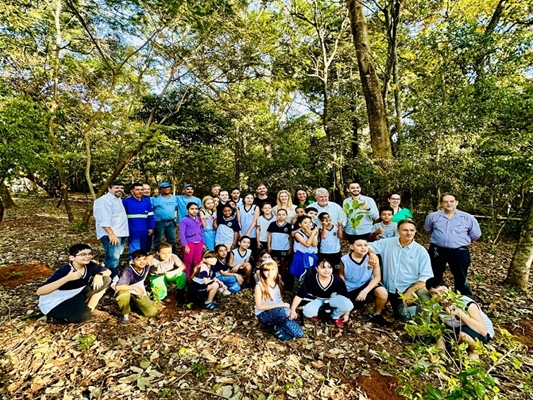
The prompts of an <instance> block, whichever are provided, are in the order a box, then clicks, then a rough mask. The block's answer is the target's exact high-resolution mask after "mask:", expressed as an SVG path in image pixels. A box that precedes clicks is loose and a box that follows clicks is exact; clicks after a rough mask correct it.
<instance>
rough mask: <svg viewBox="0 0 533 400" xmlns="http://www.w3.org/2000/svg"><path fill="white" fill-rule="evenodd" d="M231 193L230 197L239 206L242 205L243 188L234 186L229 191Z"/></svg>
mask: <svg viewBox="0 0 533 400" xmlns="http://www.w3.org/2000/svg"><path fill="white" fill-rule="evenodd" d="M229 195H230V199H231V200H233V201H234V202H235V204H236V205H237V207H239V206H242V199H241V189H239V188H238V187H234V188H233V189H231V191H230V192H229Z"/></svg>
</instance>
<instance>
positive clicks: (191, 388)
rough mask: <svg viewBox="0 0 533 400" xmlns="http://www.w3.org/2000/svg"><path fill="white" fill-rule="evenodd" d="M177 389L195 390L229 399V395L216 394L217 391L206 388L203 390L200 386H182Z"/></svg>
mask: <svg viewBox="0 0 533 400" xmlns="http://www.w3.org/2000/svg"><path fill="white" fill-rule="evenodd" d="M178 390H196V391H197V392H201V393H205V394H210V395H211V396H215V397H220V398H221V399H229V397H226V396H224V395H221V394H218V393H213V392H210V391H208V390H204V389H200V388H194V387H184V388H179V389H178Z"/></svg>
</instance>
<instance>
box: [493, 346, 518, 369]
mask: <svg viewBox="0 0 533 400" xmlns="http://www.w3.org/2000/svg"><path fill="white" fill-rule="evenodd" d="M520 347H521V346H515V347H513V348H512V349H509V351H508V352H507V353H505V354H504V355H503V357H502V358H500V359H499V360H498V361H496V362H495V363H494V365H493V366H492V367H490V368H489V369H488V371H487V374H490V371H492V370H493V369H494V368H496V367H497V366H498V365H499V364H501V362H502V361H503V360H505V359H506V358H507V357H509V356H510V355H511V353H513V352H514V351H515V350H518V349H519V348H520Z"/></svg>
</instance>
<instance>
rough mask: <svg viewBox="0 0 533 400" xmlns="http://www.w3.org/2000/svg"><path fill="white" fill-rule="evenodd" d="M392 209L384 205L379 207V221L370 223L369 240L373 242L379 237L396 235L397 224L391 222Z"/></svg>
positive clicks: (384, 237)
mask: <svg viewBox="0 0 533 400" xmlns="http://www.w3.org/2000/svg"><path fill="white" fill-rule="evenodd" d="M393 214H394V210H393V209H392V207H389V206H384V207H381V208H380V209H379V219H380V220H381V222H377V223H375V224H374V225H372V231H371V232H370V238H369V239H368V241H369V242H373V241H375V240H379V239H386V238H391V237H396V236H398V231H397V230H396V229H397V228H398V224H397V223H396V222H392V216H393Z"/></svg>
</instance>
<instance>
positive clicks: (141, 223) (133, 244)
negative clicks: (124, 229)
mask: <svg viewBox="0 0 533 400" xmlns="http://www.w3.org/2000/svg"><path fill="white" fill-rule="evenodd" d="M143 192H144V190H143V184H142V183H134V184H132V185H131V190H130V193H131V196H130V197H128V198H126V199H124V200H122V204H123V205H124V209H125V210H126V215H127V216H128V228H129V231H130V237H129V239H128V247H129V254H130V259H131V254H132V253H133V252H134V251H136V250H144V251H146V252H148V251H150V248H151V246H152V241H151V236H152V235H153V233H154V228H155V222H154V209H153V207H152V203H151V202H150V198H149V197H145V196H143ZM149 238H150V240H149Z"/></svg>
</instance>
